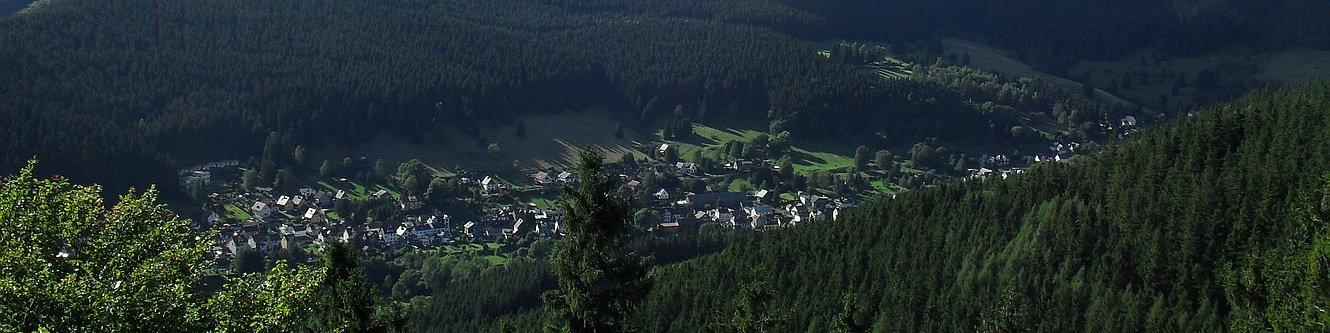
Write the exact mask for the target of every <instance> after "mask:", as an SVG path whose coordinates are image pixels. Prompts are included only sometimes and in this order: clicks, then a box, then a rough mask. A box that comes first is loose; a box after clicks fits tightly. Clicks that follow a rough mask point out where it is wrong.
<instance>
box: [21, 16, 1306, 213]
mask: <svg viewBox="0 0 1330 333" xmlns="http://www.w3.org/2000/svg"><path fill="white" fill-rule="evenodd" d="M1051 3H1052V2H1037V3H1030V4H1024V5H1014V4H1004V5H995V6H976V5H974V4H972V3H969V2H967V1H952V2H945V3H942V4H936V3H932V2H929V3H926V4H923V3H920V4H911V3H891V4H888V3H885V2H883V3H879V2H873V1H848V2H835V3H828V2H804V1H764V0H749V1H741V2H732V1H713V0H692V1H646V0H605V1H554V2H550V1H529V0H507V1H486V2H467V1H428V0H407V1H392V2H373V1H354V0H319V1H299V2H289V1H270V0H259V1H241V2H225V1H223V2H218V1H161V0H118V1H77V0H54V1H44V2H42V3H41V4H40V5H39V6H37V7H34V8H33V9H32V10H29V11H26V12H25V13H22V14H16V15H10V16H6V17H3V18H0V31H3V32H0V66H3V67H4V68H6V70H5V71H3V72H0V98H2V99H3V100H5V101H6V103H3V105H0V112H3V114H5V115H6V117H3V118H0V128H3V129H4V134H3V138H4V140H2V141H0V142H3V143H0V149H3V152H4V153H3V154H0V167H4V168H7V169H13V168H17V167H19V166H20V165H21V164H22V162H23V161H25V160H27V159H28V158H31V157H33V156H37V157H39V158H41V159H42V160H43V161H44V162H45V163H46V165H48V166H49V167H50V170H51V171H52V172H56V173H61V174H64V175H66V176H71V177H74V179H76V180H82V181H91V182H100V183H103V184H106V185H108V186H110V187H112V188H119V187H123V186H126V185H141V184H145V183H154V182H158V183H160V182H166V181H168V179H169V178H168V177H170V170H171V169H173V168H174V167H179V166H183V165H188V164H192V163H198V162H200V161H206V160H211V159H217V158H242V159H243V158H246V157H250V156H257V155H258V154H259V152H260V151H261V148H262V145H263V141H264V139H265V138H266V137H267V136H268V134H269V133H272V132H277V133H279V134H280V136H281V137H282V138H284V139H283V140H282V141H283V142H290V143H292V144H295V145H305V146H307V147H319V146H322V145H343V146H349V145H355V144H358V143H361V142H364V141H366V140H368V139H369V138H372V137H374V136H375V135H379V134H392V135H399V136H403V137H406V138H409V139H411V140H412V141H417V142H419V141H422V140H426V139H427V138H429V137H432V136H435V135H436V134H437V133H438V132H440V131H463V132H467V131H474V129H475V128H477V126H475V125H476V124H483V123H503V122H506V121H508V120H509V119H511V117H512V115H514V114H519V113H529V112H555V111H562V110H570V109H572V110H575V109H579V108H584V107H588V106H596V107H606V108H608V109H611V110H616V111H617V112H618V113H619V114H621V118H622V119H620V121H622V122H625V123H627V124H631V125H636V126H640V127H641V129H642V130H644V131H650V130H654V129H655V128H658V127H657V126H659V124H662V123H678V122H680V121H694V122H700V121H706V120H707V119H709V118H714V117H718V116H738V117H744V118H757V119H765V120H767V121H769V122H770V123H771V126H770V128H769V130H770V133H772V134H776V133H780V132H782V131H789V132H791V133H792V134H793V135H795V136H802V137H819V138H821V137H825V138H832V139H837V140H853V141H863V140H869V139H874V140H883V141H885V143H884V144H894V145H908V144H912V143H915V142H919V141H920V140H922V139H924V138H927V137H939V138H942V139H944V140H945V139H954V140H958V141H964V140H976V138H975V137H972V136H970V135H967V133H979V134H980V137H979V138H981V139H983V140H988V141H992V140H991V137H985V136H988V135H991V134H993V133H1005V132H1007V129H1008V128H1009V127H1010V126H1011V125H1014V123H1013V122H1012V121H1010V120H1009V119H1012V118H1014V119H1020V118H1023V115H1027V114H1037V113H1040V112H1047V111H1048V105H1049V104H1052V103H1055V102H1056V101H1045V102H1037V103H1034V104H1030V103H1027V102H1026V101H1025V100H1024V99H1025V98H1026V97H1028V96H1035V95H1043V96H1047V95H1048V94H1049V93H1050V92H1047V91H1025V92H1019V93H1018V94H1017V95H1016V96H1021V97H1020V99H1021V102H1019V103H1020V104H1021V105H1023V106H1027V107H1026V108H1020V109H1017V111H1019V112H1020V114H1018V115H1017V116H1015V117H1009V116H1010V115H1003V113H991V112H986V111H991V110H984V109H983V108H981V107H978V105H981V104H983V103H984V102H988V101H991V100H983V99H981V100H975V99H974V96H967V95H964V94H957V93H956V91H957V90H961V91H964V90H966V89H970V88H973V87H960V88H959V89H958V87H951V86H946V85H939V84H937V83H936V82H929V81H927V80H923V81H920V80H912V79H905V80H885V79H882V78H879V77H877V76H876V75H872V74H870V73H864V72H862V71H858V70H855V69H854V68H853V67H852V66H848V65H847V64H845V63H842V62H840V61H835V60H830V59H826V58H823V57H818V56H817V54H816V51H817V50H815V49H813V48H812V47H811V46H809V44H807V43H805V42H804V41H801V40H800V39H804V40H814V39H839V38H862V39H872V40H891V41H893V42H895V41H904V42H915V41H919V42H925V43H926V42H927V41H928V40H930V38H931V37H933V36H936V35H959V36H967V37H974V38H984V37H986V36H987V37H993V39H995V40H996V41H998V42H1003V43H1007V44H1010V45H1011V46H1014V47H1017V48H1018V49H1020V50H1029V51H1030V52H1022V53H1029V55H1030V56H1029V58H1031V59H1033V60H1039V59H1053V58H1059V59H1061V58H1067V59H1072V58H1076V57H1077V56H1079V55H1100V56H1102V55H1103V53H1104V52H1101V51H1093V50H1091V51H1085V50H1081V48H1085V47H1089V46H1086V45H1100V44H1103V45H1118V47H1116V48H1115V50H1117V49H1122V50H1127V49H1132V48H1136V47H1145V46H1157V45H1189V44H1186V43H1183V44H1175V43H1174V42H1172V41H1173V40H1174V39H1173V38H1172V37H1171V36H1173V35H1169V34H1162V35H1157V34H1156V33H1157V32H1159V31H1165V32H1167V31H1174V30H1178V29H1182V27H1191V26H1193V25H1194V26H1198V27H1202V28H1207V27H1210V26H1211V25H1210V24H1208V23H1206V22H1209V21H1201V22H1192V21H1185V22H1192V23H1194V24H1192V25H1179V24H1181V23H1178V22H1174V21H1171V20H1164V21H1166V22H1169V23H1168V24H1171V25H1169V28H1168V29H1167V30H1159V31H1156V30H1151V28H1150V27H1155V26H1158V25H1151V24H1143V25H1137V24H1129V25H1127V26H1131V27H1134V28H1133V29H1130V30H1123V29H1119V28H1117V27H1114V28H1112V29H1108V28H1107V27H1108V24H1109V23H1106V22H1118V21H1115V20H1116V19H1118V18H1124V17H1129V16H1130V17H1133V18H1134V17H1136V16H1134V14H1132V15H1128V14H1131V13H1135V12H1134V11H1132V10H1136V9H1139V8H1145V11H1144V12H1145V13H1148V14H1146V15H1139V16H1140V17H1142V18H1143V19H1149V18H1154V17H1178V16H1177V15H1175V13H1174V14H1170V13H1173V11H1172V9H1170V8H1163V7H1161V6H1145V7H1140V6H1138V5H1141V4H1138V3H1135V2H1133V3H1123V4H1117V3H1114V4H1112V5H1086V4H1080V2H1076V4H1073V5H1068V6H1069V7H1068V8H1069V10H1067V11H1066V14H1065V15H1064V14H1059V15H1051V16H1052V17H1056V18H1060V19H1059V20H1057V21H1054V22H1053V23H1058V24H1055V26H1057V27H1062V28H1066V29H1061V28H1048V29H1045V28H1033V27H1044V26H1045V25H1046V24H1052V23H1049V22H1045V20H1043V18H1046V17H1049V16H1050V15H1044V14H1047V13H1049V12H1054V11H1059V10H1062V9H1063V7H1061V6H1060V5H1058V6H1054V5H1053V4H1051ZM1056 3H1057V4H1062V3H1064V2H1056ZM1094 3H1099V2H1094ZM1322 4H1323V3H1322V2H1308V1H1295V2H1288V5H1281V6H1265V7H1271V8H1264V7H1262V8H1254V9H1253V8H1247V7H1243V6H1238V5H1236V4H1226V5H1225V6H1228V7H1222V6H1221V7H1222V8H1229V9H1225V10H1223V11H1222V13H1236V14H1234V15H1239V14H1241V15H1240V16H1243V17H1248V16H1253V17H1251V18H1249V19H1250V20H1260V22H1267V21H1266V20H1265V17H1266V16H1260V17H1254V15H1267V14H1268V15H1275V14H1276V13H1287V12H1292V11H1299V12H1305V13H1315V12H1316V10H1318V8H1320V7H1318V6H1322ZM920 6H922V7H920ZM1100 6H1110V7H1111V8H1108V9H1112V10H1109V11H1106V12H1104V11H1100V9H1102V8H1099V7H1100ZM1250 6H1256V5H1249V6H1248V7H1250ZM953 7H954V8H953ZM1138 7H1139V8H1138ZM1257 7H1261V6H1257ZM1322 7H1323V6H1322ZM1207 8H1208V7H1207ZM953 9H958V10H957V11H953ZM959 9H963V10H959ZM1166 9H1167V10H1166ZM1244 9H1251V10H1244ZM1100 12H1103V13H1108V14H1107V15H1103V16H1102V17H1100V16H1093V17H1091V16H1092V15H1090V14H1089V13H1100ZM1022 13H1025V14H1028V17H1027V16H1026V15H1024V14H1022ZM1059 13H1060V12H1059ZM1203 13H1208V12H1203ZM1169 15H1172V16H1169ZM1216 15H1218V14H1216ZM1304 16H1308V15H1297V16H1295V17H1297V18H1301V17H1304ZM974 17H984V18H986V19H985V20H971V18H974ZM1008 17H1015V18H1018V19H1016V20H1010V21H1008V20H1006V18H1008ZM1087 17H1090V18H1095V19H1096V20H1087V19H1086V18H1087ZM1196 17H1209V16H1205V15H1201V16H1196ZM1036 18H1038V19H1036ZM1071 22H1076V23H1083V24H1084V25H1075V24H1072V23H1071ZM1096 22H1100V23H1096ZM1225 22H1227V21H1225ZM1241 22H1245V21H1241ZM1278 22H1285V23H1284V24H1278V25H1276V26H1274V27H1269V29H1265V30H1260V29H1259V28H1258V27H1250V26H1248V25H1239V26H1238V27H1241V28H1240V29H1241V30H1243V31H1253V33H1250V34H1246V35H1239V36H1249V35H1258V34H1256V33H1255V32H1258V31H1297V32H1300V33H1299V34H1293V33H1281V34H1270V35H1265V34H1260V36H1267V37H1269V38H1263V39H1261V40H1263V41H1264V40H1270V41H1269V42H1263V43H1264V44H1270V45H1275V46H1286V45H1320V44H1318V43H1323V42H1324V37H1323V36H1321V35H1323V34H1318V33H1315V31H1330V29H1319V30H1318V29H1309V28H1314V27H1318V24H1323V21H1316V20H1312V21H1307V20H1303V19H1290V20H1279V21H1278ZM1235 29H1239V28H1235ZM976 31H993V32H994V33H993V35H992V36H989V35H988V34H984V33H978V32H976ZM1105 31H1133V33H1132V34H1128V35H1122V36H1116V35H1114V36H1107V37H1104V36H1100V35H1101V34H1104V33H1105ZM1026 32H1029V33H1031V34H1035V33H1048V34H1057V35H1054V36H1043V35H1038V34H1036V35H1032V36H1034V37H1030V36H1024V35H1023V34H1024V33H1026ZM1307 32H1310V33H1307ZM1123 33H1126V32H1123ZM1143 34H1144V35H1148V36H1162V37H1166V38H1165V39H1163V41H1156V40H1155V39H1148V38H1146V39H1143V38H1145V37H1142V36H1141V35H1143ZM1197 35H1198V34H1188V35H1185V36H1197ZM996 36H1016V37H1011V38H1016V39H1015V40H1022V41H1023V40H1032V41H1038V42H1037V44H1029V45H1027V44H1021V43H1017V42H1014V41H1012V40H1005V39H1000V38H998V37H996ZM1137 37H1140V38H1137ZM1107 38H1112V39H1113V40H1114V41H1117V42H1113V43H1100V42H1101V41H1105V39H1107ZM1235 38H1237V37H1235ZM1147 39H1148V40H1147ZM1235 40H1236V39H1235ZM1064 42H1065V43H1064ZM1078 45H1079V46H1078ZM1078 47H1079V48H1078ZM1040 52H1043V53H1040ZM1041 55H1042V56H1041ZM1054 55H1056V57H1054ZM1068 57H1070V58H1068ZM1035 62H1038V61H1035ZM923 65H930V64H928V63H924V64H923ZM1036 92H1037V94H1036ZM1003 95H1004V96H1012V95H1011V94H1010V93H1009V92H1004V93H1003ZM963 100H964V102H963ZM1075 103H1079V104H1084V107H1082V109H1085V110H1084V111H1083V112H1081V113H1082V118H1083V120H1082V121H1099V120H1104V119H1109V120H1111V119H1112V118H1111V116H1113V115H1116V114H1118V112H1117V111H1114V110H1111V109H1107V110H1103V108H1104V106H1102V105H1094V104H1090V103H1086V102H1075ZM672 111H673V112H672ZM1068 113H1070V112H1068ZM994 115H997V116H999V118H997V119H994V118H993V117H994ZM1002 117H1007V118H1002ZM1004 119H1005V120H1004ZM447 125H459V126H452V127H450V126H447ZM1078 126H1079V124H1076V123H1072V124H1070V125H1069V126H1068V128H1072V129H1074V128H1076V127H1078ZM466 134H468V135H472V136H476V135H477V134H476V133H466Z"/></svg>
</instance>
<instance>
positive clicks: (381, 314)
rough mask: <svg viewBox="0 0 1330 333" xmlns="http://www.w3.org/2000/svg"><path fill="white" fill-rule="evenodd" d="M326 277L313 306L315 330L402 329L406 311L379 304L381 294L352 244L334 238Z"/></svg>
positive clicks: (325, 265) (326, 257) (325, 259)
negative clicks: (367, 275)
mask: <svg viewBox="0 0 1330 333" xmlns="http://www.w3.org/2000/svg"><path fill="white" fill-rule="evenodd" d="M322 265H323V270H324V272H323V281H322V284H321V286H320V289H319V291H318V293H317V296H316V303H315V304H314V306H313V307H312V313H311V314H312V315H311V316H310V323H309V329H310V331H311V332H399V331H402V330H403V328H404V327H405V325H406V320H407V317H406V313H405V311H404V310H403V309H401V308H400V307H399V306H398V305H396V304H379V303H380V300H379V295H378V292H377V291H376V290H375V288H374V284H372V283H371V282H370V281H369V279H367V278H366V275H365V268H364V267H362V266H361V264H360V258H359V255H358V254H356V252H355V250H354V249H352V248H351V246H350V245H348V244H346V243H341V242H331V243H329V244H328V246H327V248H326V249H325V250H324V255H323V263H322Z"/></svg>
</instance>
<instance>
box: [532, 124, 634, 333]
mask: <svg viewBox="0 0 1330 333" xmlns="http://www.w3.org/2000/svg"><path fill="white" fill-rule="evenodd" d="M603 163H604V162H603V158H602V156H601V154H600V153H599V152H596V151H594V150H590V149H585V150H582V151H581V152H580V153H579V154H578V164H577V170H576V175H577V179H578V180H579V181H581V183H580V184H579V185H577V187H575V188H574V187H565V188H564V190H563V200H562V208H563V210H564V211H565V212H566V214H567V215H566V217H565V219H564V225H565V228H566V231H567V233H568V235H567V238H565V239H564V241H563V242H562V243H560V244H559V246H558V248H557V249H555V253H554V260H553V266H554V275H555V277H556V278H558V280H559V288H558V289H555V290H551V291H549V292H546V293H545V295H544V296H543V299H544V302H545V306H546V311H547V314H548V322H546V330H549V331H563V332H619V331H625V330H627V329H626V328H625V327H624V323H625V321H626V318H627V317H628V314H629V313H630V312H631V311H632V310H633V309H634V308H635V307H636V305H637V303H638V301H640V300H641V299H642V298H643V297H645V296H646V293H647V291H648V290H649V289H650V288H651V280H650V279H649V278H648V277H647V271H648V270H649V269H650V267H651V260H650V258H649V257H646V256H643V255H641V254H638V253H634V252H630V251H628V250H626V249H625V247H624V245H625V242H626V240H627V238H628V231H629V229H628V228H629V223H630V221H631V217H632V215H631V214H630V209H631V207H632V204H631V202H630V201H629V199H628V198H624V197H620V196H617V195H614V194H612V193H613V191H612V190H613V188H614V183H613V180H612V179H611V178H610V177H609V176H607V175H605V174H602V173H601V172H600V168H601V165H602V164H603Z"/></svg>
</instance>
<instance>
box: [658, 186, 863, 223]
mask: <svg viewBox="0 0 1330 333" xmlns="http://www.w3.org/2000/svg"><path fill="white" fill-rule="evenodd" d="M654 196H655V198H656V199H657V202H655V203H654V204H653V208H652V209H655V210H657V212H658V213H659V215H660V217H661V222H660V224H659V225H658V226H657V230H678V229H682V228H692V227H697V226H699V225H701V224H703V223H716V224H719V225H722V226H726V227H730V228H735V229H752V230H766V229H771V228H779V227H788V226H794V225H798V224H799V223H804V222H808V221H811V220H817V219H823V218H827V217H830V218H832V219H834V218H836V217H837V216H838V215H839V214H841V213H842V212H843V211H845V210H847V209H850V208H854V207H855V203H854V201H852V200H850V199H846V198H829V197H823V196H819V195H809V194H802V193H801V194H799V195H798V196H797V199H795V200H792V201H790V202H787V203H783V204H782V203H780V201H781V200H780V198H779V197H778V194H777V193H775V192H773V191H768V190H759V191H756V192H753V193H751V194H749V193H742V192H710V193H684V194H683V195H681V196H679V197H682V198H675V197H673V196H671V195H670V194H669V192H668V191H666V190H664V189H661V190H658V191H656V193H655V195H654ZM676 199H677V200H676Z"/></svg>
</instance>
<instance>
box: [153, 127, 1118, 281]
mask: <svg viewBox="0 0 1330 333" xmlns="http://www.w3.org/2000/svg"><path fill="white" fill-rule="evenodd" d="M1124 125H1126V123H1125V120H1124ZM1131 125H1132V126H1133V127H1134V119H1133V124H1131ZM764 137H765V135H758V136H755V137H754V138H753V140H752V141H761V142H763V143H764V145H766V144H768V143H766V142H767V141H768V139H765V138H764ZM750 144H751V145H754V146H755V145H756V142H750ZM656 145H658V146H656ZM730 145H731V144H730V143H726V144H725V145H722V146H718V147H714V148H712V147H697V146H688V145H687V144H686V143H682V142H672V141H665V142H664V143H654V144H653V145H652V146H646V145H640V146H639V148H638V149H639V150H640V151H638V152H637V153H629V154H624V156H622V157H618V158H617V161H615V160H616V158H612V157H611V158H610V159H611V161H609V162H610V163H608V164H606V165H605V166H604V169H603V170H602V172H604V173H607V174H610V175H614V176H616V179H617V180H618V182H617V184H618V186H619V189H618V193H619V194H620V195H624V196H626V197H630V198H633V199H634V200H633V201H634V207H633V224H634V230H635V232H634V233H635V234H638V235H653V234H669V233H674V232H679V231H696V230H698V229H699V228H709V229H711V230H732V231H738V232H745V231H766V230H773V229H778V228H786V227H792V226H797V225H800V224H804V223H827V221H834V220H835V219H836V218H837V217H838V216H839V215H840V214H843V213H844V212H846V210H847V209H850V208H853V207H855V206H856V203H857V202H859V201H862V200H866V199H867V198H870V197H871V196H875V195H879V194H891V193H895V192H896V191H899V190H905V189H909V188H918V187H925V186H933V185H934V184H935V182H937V181H943V180H945V179H942V178H941V177H940V176H938V175H937V174H936V173H935V172H931V171H930V172H921V171H918V170H917V169H916V168H919V167H918V165H919V164H920V162H919V161H910V160H909V159H904V160H897V159H895V157H894V156H890V155H891V154H890V153H887V152H885V151H882V152H879V153H878V154H877V155H878V156H877V158H878V159H877V161H876V162H873V164H875V165H876V169H874V170H872V171H863V170H862V169H866V167H865V165H866V164H867V161H858V162H853V163H856V164H858V165H856V166H853V168H852V169H849V172H846V173H844V174H841V175H837V174H832V173H828V172H819V171H809V170H800V171H801V173H797V174H796V173H795V170H794V169H796V167H794V166H792V164H791V163H790V162H789V160H788V157H786V158H783V159H779V160H772V159H768V158H761V157H762V156H752V154H749V153H747V152H748V151H750V150H753V151H757V150H758V149H740V151H743V152H744V153H743V154H734V157H733V158H732V159H725V160H719V161H718V160H717V159H715V158H707V157H703V153H704V152H705V153H711V151H709V150H708V149H714V150H725V147H728V146H730ZM731 148H732V147H731ZM748 148H752V147H748ZM759 148H760V150H767V149H769V147H767V146H762V147H759ZM915 148H916V150H917V149H919V147H918V145H916V147H915ZM267 150H274V149H273V148H271V147H269V149H267ZM295 150H296V152H295V156H296V158H294V159H288V160H285V161H280V160H279V161H277V162H274V161H272V160H269V159H272V157H273V156H276V155H280V154H271V153H267V152H265V154H264V156H265V157H264V160H263V161H261V162H260V161H257V160H254V159H251V160H250V161H246V162H242V161H239V160H225V161H217V162H209V163H204V164H199V165H194V166H191V167H187V168H183V169H180V170H179V171H178V179H179V182H180V185H181V186H182V188H183V189H184V191H185V192H187V193H190V196H191V197H192V198H194V199H195V200H196V201H197V202H198V203H199V204H201V207H202V210H201V213H200V215H201V216H198V217H196V218H195V220H196V221H197V224H198V226H199V228H200V229H201V230H215V231H216V238H215V240H214V242H213V243H214V246H213V251H212V253H211V254H212V256H213V257H214V258H216V259H217V263H218V265H217V269H218V270H221V271H225V270H227V269H231V270H234V269H235V268H234V267H235V266H234V265H233V264H232V261H233V260H236V258H238V257H240V256H242V255H251V256H252V255H256V254H257V255H261V257H263V258H269V259H271V258H275V257H281V258H287V259H296V260H302V259H303V260H311V259H309V256H308V254H311V253H319V252H320V250H321V249H322V248H323V247H324V246H325V244H328V243H329V242H333V241H337V242H346V243H349V244H353V245H354V246H356V247H357V248H358V249H360V250H361V251H362V252H363V253H366V254H371V255H372V254H374V253H385V252H391V251H396V250H400V249H438V250H440V251H443V252H446V253H481V254H484V255H488V257H489V258H491V260H490V261H491V262H492V263H493V264H496V265H497V264H502V263H503V262H505V257H504V255H503V254H504V252H505V250H507V251H508V252H511V251H512V250H514V249H516V248H520V247H522V246H526V245H530V243H531V242H532V241H534V240H537V239H546V238H559V237H561V236H562V235H564V233H565V228H564V225H563V217H564V214H563V212H561V211H560V208H559V204H558V200H559V199H558V198H559V196H560V193H561V191H562V188H564V187H573V186H577V184H578V179H577V177H576V176H575V175H574V174H573V170H572V169H571V168H570V167H568V168H556V167H546V168H543V169H526V170H523V171H521V172H513V171H509V172H496V173H489V174H487V173H482V172H475V171H467V170H462V169H458V170H454V171H452V172H448V173H441V172H438V170H436V169H433V168H430V167H427V166H425V165H423V164H422V163H421V162H420V161H416V160H412V161H407V162H406V163H402V164H400V165H397V166H396V167H395V168H393V167H391V166H389V165H388V164H387V162H385V161H383V160H378V161H374V162H372V163H371V162H370V160H368V158H365V157H360V158H351V157H347V158H345V159H344V160H342V161H341V163H335V162H330V161H324V162H323V163H322V166H321V167H320V168H318V170H312V169H311V170H302V171H296V170H293V168H291V167H286V168H280V169H279V168H276V167H275V166H276V165H278V164H279V162H280V163H282V164H288V165H289V164H295V165H302V164H308V163H304V162H305V161H300V160H302V159H303V158H302V157H301V155H302V154H303V152H301V150H303V148H296V149H295ZM681 150H682V151H683V152H687V153H691V154H689V155H691V156H690V158H687V159H685V158H681V157H680V155H681ZM860 150H862V147H861V149H860ZM884 153H886V154H887V155H888V156H882V155H883V154H884ZM1083 153H1087V151H1086V149H1085V147H1084V146H1083V145H1082V144H1080V143H1076V142H1062V141H1053V142H1052V143H1051V144H1050V145H1049V147H1048V151H1047V153H1045V154H1034V155H1028V156H1020V157H1012V156H1009V155H1005V154H994V155H982V156H980V157H976V158H971V160H970V161H969V163H967V161H966V160H964V159H963V157H962V159H961V160H960V163H957V164H956V165H957V169H955V170H949V171H948V172H950V173H951V176H947V177H950V178H952V179H962V180H984V179H989V178H992V177H1000V178H1007V177H1009V176H1011V175H1015V174H1020V173H1022V172H1024V171H1025V170H1026V168H1028V167H1029V166H1030V165H1032V164H1033V163H1041V162H1065V161H1067V160H1069V159H1070V158H1071V157H1072V156H1074V155H1079V154H1083ZM745 155H747V156H745ZM915 155H916V156H915V157H916V158H917V157H919V156H918V153H915ZM962 156H963V155H962ZM745 157H746V158H745ZM864 158H865V157H863V156H856V157H855V159H856V160H861V159H864ZM953 158H954V157H953ZM694 161H697V162H694ZM902 165H909V166H911V167H910V169H904V168H902ZM965 165H975V166H977V167H974V168H961V167H962V166H965ZM519 170H521V169H519ZM805 173H806V174H805ZM873 177H878V179H872V178H873ZM704 226H706V227H704Z"/></svg>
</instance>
